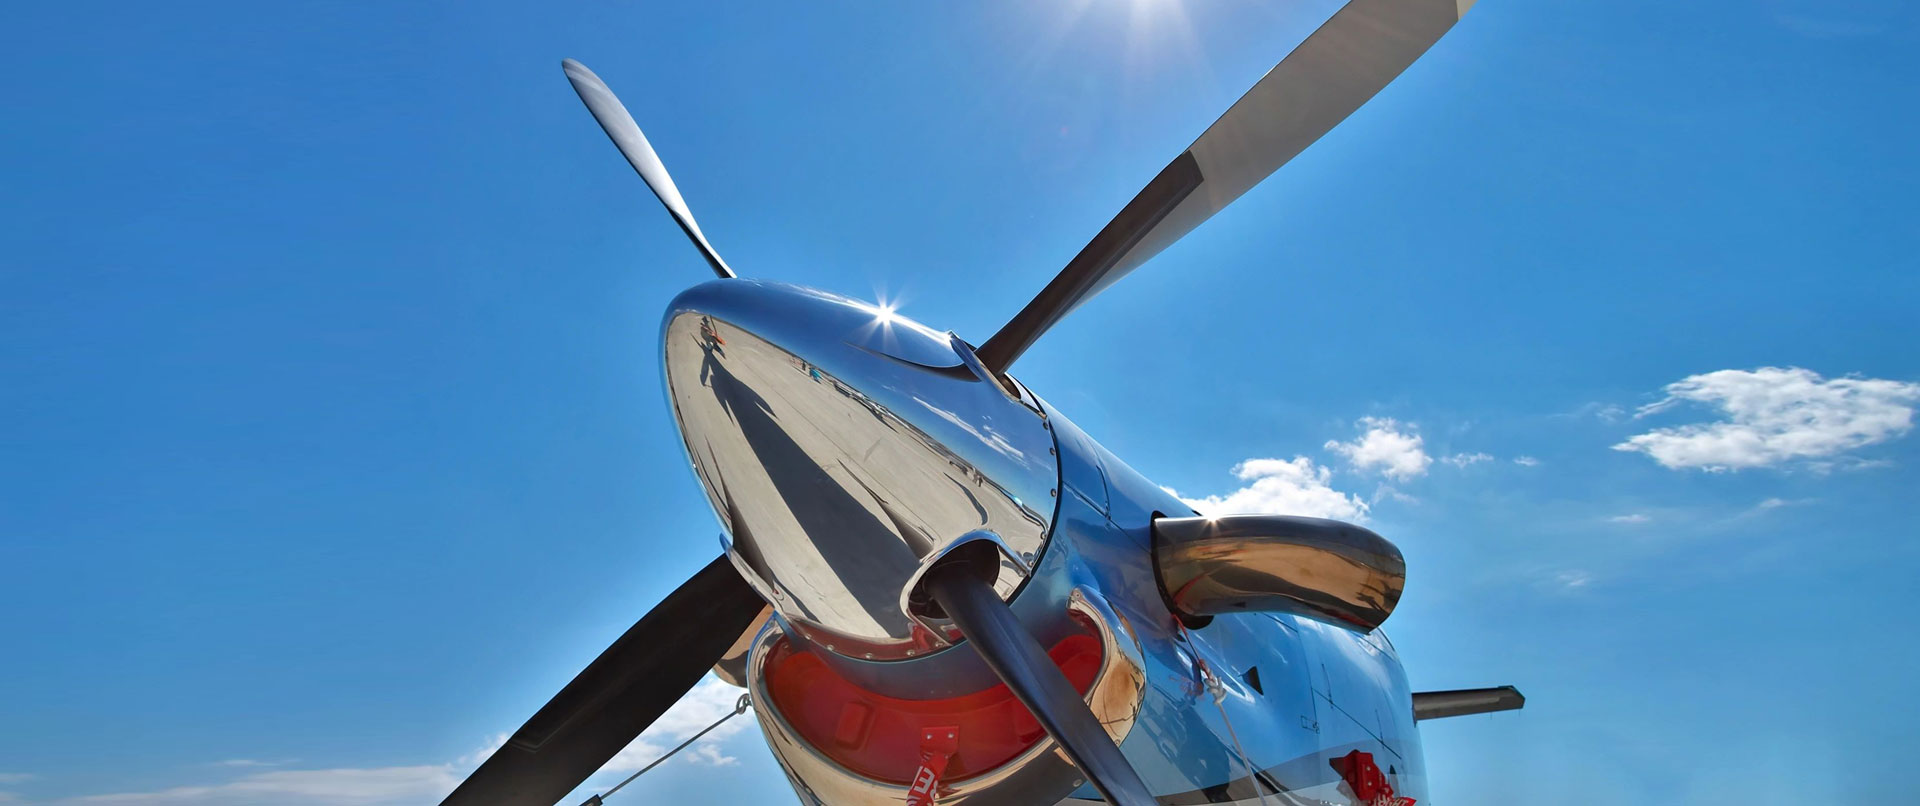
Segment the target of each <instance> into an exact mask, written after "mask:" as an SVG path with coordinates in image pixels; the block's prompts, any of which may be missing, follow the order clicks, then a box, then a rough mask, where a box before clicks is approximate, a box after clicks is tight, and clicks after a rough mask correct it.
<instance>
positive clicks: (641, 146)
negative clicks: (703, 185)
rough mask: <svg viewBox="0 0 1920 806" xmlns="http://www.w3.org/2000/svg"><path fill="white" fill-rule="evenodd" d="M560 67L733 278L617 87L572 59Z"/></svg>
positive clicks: (716, 266) (624, 152)
mask: <svg viewBox="0 0 1920 806" xmlns="http://www.w3.org/2000/svg"><path fill="white" fill-rule="evenodd" d="M560 69H562V70H565V71H566V72H567V81H568V82H570V83H572V84H573V91H574V92H577V93H579V94H580V100H581V101H583V102H585V103H586V105H587V111H589V112H592V113H593V119H594V120H597V121H599V122H600V128H602V129H605V130H606V132H607V136H608V137H610V138H612V139H613V144H614V146H616V147H618V148H619V149H620V155H621V156H623V157H626V158H627V162H628V163H630V164H632V165H633V170H635V171H637V172H639V174H640V178H641V179H643V180H646V183H647V187H649V188H652V189H653V195H655V196H658V197H659V198H660V203H661V204H664V205H666V207H667V213H669V214H670V215H672V216H673V221H674V223H676V224H679V225H680V229H681V230H682V231H684V232H686V233H687V238H689V239H691V240H692V241H693V245H694V247H696V248H698V249H699V250H700V255H701V256H702V257H705V258H706V259H707V265H709V266H712V267H713V273H714V274H718V275H720V276H721V277H733V276H734V273H733V269H731V268H729V267H728V266H727V262H726V261H724V260H721V259H720V253H719V252H716V251H714V250H713V244H710V243H707V236H706V234H705V233H702V232H701V231H700V223H699V222H697V221H694V220H693V211H692V210H689V209H687V201H686V199H682V198H680V188H678V187H675V186H674V184H673V176H672V175H670V174H668V173H667V166H666V165H665V164H664V163H662V162H660V155H658V154H655V153H653V145H652V144H650V143H648V142H647V136H646V135H644V134H641V133H640V124H638V123H634V122H633V115H631V114H628V113H627V108H626V107H625V106H623V105H621V103H620V99H619V98H616V97H614V94H613V90H610V89H607V82H605V81H601V80H600V77H599V76H596V75H594V74H593V71H592V70H588V69H587V66H586V65H584V64H581V63H579V62H576V61H574V60H572V59H564V60H562V61H561V62H560Z"/></svg>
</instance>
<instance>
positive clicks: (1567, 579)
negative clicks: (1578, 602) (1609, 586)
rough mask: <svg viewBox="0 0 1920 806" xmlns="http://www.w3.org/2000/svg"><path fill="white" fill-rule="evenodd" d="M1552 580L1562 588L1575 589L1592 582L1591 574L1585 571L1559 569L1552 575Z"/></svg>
mask: <svg viewBox="0 0 1920 806" xmlns="http://www.w3.org/2000/svg"><path fill="white" fill-rule="evenodd" d="M1553 581H1554V584H1557V585H1559V586H1560V587H1561V589H1563V590H1569V591H1576V590H1580V589H1581V588H1584V587H1586V586H1588V585H1591V584H1593V575H1592V574H1589V573H1587V572H1585V571H1577V570H1576V571H1561V572H1560V573H1558V574H1554V575H1553Z"/></svg>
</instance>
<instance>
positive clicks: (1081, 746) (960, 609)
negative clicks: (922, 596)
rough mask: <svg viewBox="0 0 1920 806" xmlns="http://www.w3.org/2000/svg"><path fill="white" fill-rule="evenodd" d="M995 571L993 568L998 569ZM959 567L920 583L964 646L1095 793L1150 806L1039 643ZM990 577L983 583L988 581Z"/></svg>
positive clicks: (1123, 805) (976, 576) (976, 577)
mask: <svg viewBox="0 0 1920 806" xmlns="http://www.w3.org/2000/svg"><path fill="white" fill-rule="evenodd" d="M996 570H997V567H996ZM981 576H982V575H981V574H980V573H979V571H978V570H977V569H975V568H972V567H969V566H968V565H967V564H966V562H965V561H950V562H949V563H948V564H947V565H945V566H943V567H940V568H936V569H934V570H933V571H931V572H929V573H928V575H927V579H926V581H925V583H924V584H925V585H926V588H927V592H928V593H930V594H932V595H933V600H934V601H935V602H936V603H938V604H939V605H940V608H941V609H942V610H944V611H946V614H947V617H948V618H951V619H953V623H954V625H955V626H957V627H959V628H960V632H961V634H962V635H965V636H966V637H967V643H968V644H969V645H971V646H972V647H973V649H974V651H975V652H978V653H980V657H981V658H983V659H985V660H986V662H987V665H988V666H989V667H992V669H993V673H994V674H996V675H998V676H999V677H1000V681H1001V682H1003V683H1005V684H1007V688H1008V689H1010V690H1011V691H1012V692H1013V696H1014V697H1015V698H1018V699H1019V700H1020V702H1021V703H1023V704H1025V705H1026V706H1027V710H1028V711H1031V712H1033V718H1034V719H1035V720H1036V721H1038V722H1039V723H1040V727H1042V728H1045V729H1046V731H1047V734H1048V735H1050V736H1052V737H1053V740H1054V742H1055V743H1056V744H1058V745H1060V749H1061V750H1063V751H1065V752H1066V754H1067V758H1069V759H1071V760H1072V761H1073V763H1074V765H1075V766H1077V767H1079V768H1080V771H1081V772H1083V773H1086V776H1087V780H1089V781H1092V782H1093V785H1094V788H1096V789H1099V790H1100V794H1102V795H1104V796H1106V798H1107V802H1109V803H1114V804H1118V806H1155V803H1156V801H1155V800H1154V799H1153V795H1152V794H1151V793H1149V792H1148V790H1147V785H1146V783H1144V782H1142V781H1141V780H1140V774H1139V773H1137V772H1134V769H1133V766H1132V765H1131V764H1128V763H1127V757H1126V756H1124V755H1122V754H1121V753H1120V748H1119V747H1118V746H1116V745H1114V743H1113V739H1112V738H1110V737H1108V736H1107V731H1106V729H1105V728H1103V727H1101V726H1100V721H1099V719H1098V718H1096V717H1095V716H1094V715H1093V711H1092V710H1090V709H1088V708H1087V703H1086V701H1085V700H1083V699H1081V698H1080V692H1078V691H1075V690H1074V689H1073V684H1072V683H1069V682H1067V677H1066V675H1064V674H1061V673H1060V667H1058V666H1055V665H1054V664H1053V660H1052V659H1051V658H1049V657H1047V651H1046V650H1045V649H1042V648H1041V647H1040V642H1039V641H1036V640H1034V638H1033V635H1032V634H1031V633H1029V632H1027V630H1026V628H1025V627H1023V626H1021V625H1020V622H1019V620H1017V619H1015V618H1014V616H1013V611H1012V610H1009V609H1007V605H1006V603H1005V602H1002V601H1000V597H999V596H998V595H995V594H994V592H993V587H992V584H991V583H990V582H988V581H985V580H983V579H982V578H981ZM991 578H992V577H991V576H990V575H989V576H987V579H991Z"/></svg>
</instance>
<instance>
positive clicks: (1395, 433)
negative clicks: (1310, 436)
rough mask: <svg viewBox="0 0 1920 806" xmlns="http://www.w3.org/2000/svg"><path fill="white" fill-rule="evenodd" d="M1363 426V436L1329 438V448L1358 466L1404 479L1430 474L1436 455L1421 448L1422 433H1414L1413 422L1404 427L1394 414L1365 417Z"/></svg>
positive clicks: (1327, 446) (1361, 423)
mask: <svg viewBox="0 0 1920 806" xmlns="http://www.w3.org/2000/svg"><path fill="white" fill-rule="evenodd" d="M1359 426H1360V427H1361V428H1362V429H1364V430H1363V431H1362V433H1361V434H1360V438H1359V439H1356V440H1354V441H1352V442H1340V441H1338V440H1328V441H1327V444H1326V446H1325V447H1326V449H1327V450H1330V451H1333V452H1334V453H1338V454H1340V455H1342V456H1345V457H1347V461H1348V462H1349V463H1351V464H1352V465H1353V466H1354V467H1355V468H1356V469H1359V470H1375V469H1377V470H1379V471H1380V474H1381V475H1383V476H1386V477H1387V478H1390V479H1397V480H1400V481H1406V480H1408V479H1411V478H1416V477H1419V476H1423V475H1426V472H1427V467H1428V466H1429V465H1432V464H1433V457H1431V456H1428V455H1427V452H1426V449H1425V448H1423V447H1421V445H1422V442H1423V440H1422V439H1421V438H1420V435H1419V434H1414V433H1410V432H1411V431H1412V429H1413V426H1412V424H1411V423H1409V424H1407V428H1406V429H1405V430H1402V428H1401V423H1400V422H1399V421H1398V420H1395V419H1393V418H1391V417H1364V418H1361V420H1360V422H1359Z"/></svg>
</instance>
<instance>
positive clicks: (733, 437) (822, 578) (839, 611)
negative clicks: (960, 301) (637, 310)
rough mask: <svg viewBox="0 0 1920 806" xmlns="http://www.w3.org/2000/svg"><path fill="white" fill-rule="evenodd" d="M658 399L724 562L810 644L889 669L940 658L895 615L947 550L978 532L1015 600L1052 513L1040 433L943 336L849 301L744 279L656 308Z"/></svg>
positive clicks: (928, 630)
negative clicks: (695, 480)
mask: <svg viewBox="0 0 1920 806" xmlns="http://www.w3.org/2000/svg"><path fill="white" fill-rule="evenodd" d="M662 342H663V345H664V350H665V353H666V355H665V361H664V366H665V368H666V380H667V394H668V396H669V398H670V400H671V403H672V406H673V412H674V417H675V419H676V421H677V423H678V425H679V427H680V432H681V435H682V437H683V438H684V439H685V442H686V448H687V453H688V456H689V458H690V459H691V461H692V464H693V468H694V472H695V474H696V475H698V476H699V478H700V482H701V485H702V486H703V487H704V488H705V490H706V492H707V495H708V498H709V501H710V502H711V503H712V504H713V507H714V509H715V511H716V513H718V515H719V516H720V519H721V521H722V523H723V524H724V525H725V526H726V528H727V531H728V532H729V533H730V535H731V543H730V545H729V548H728V554H729V556H730V557H731V558H732V559H733V561H734V565H735V567H736V568H739V569H740V570H741V573H742V575H743V576H745V577H747V579H748V581H749V582H750V583H752V584H753V585H754V587H755V588H756V589H757V590H759V591H760V593H761V595H763V596H765V597H766V598H767V599H768V601H769V602H771V603H772V604H773V605H774V607H775V609H776V610H778V611H779V613H780V614H781V616H782V617H783V618H784V619H785V620H786V621H787V622H788V623H789V624H790V625H792V626H793V627H795V628H797V629H798V631H799V632H800V633H801V634H802V635H804V636H806V637H807V638H808V639H809V640H810V641H812V642H813V643H815V644H816V645H819V646H822V647H824V648H827V649H829V650H832V651H834V652H837V653H839V654H843V655H847V656H850V657H855V658H873V659H897V658H902V657H908V656H912V655H914V654H918V653H923V652H926V651H929V650H930V649H935V648H938V647H939V646H942V645H944V640H943V638H942V636H941V635H940V633H941V632H942V630H941V629H939V628H940V625H938V624H932V623H929V622H926V621H922V620H920V619H917V618H915V617H914V616H912V615H911V614H909V613H907V612H904V604H903V601H904V592H905V590H906V589H907V587H908V586H909V584H910V583H911V582H912V581H913V580H914V579H915V578H916V576H917V574H918V572H919V571H920V570H922V569H923V568H924V567H925V566H926V565H927V564H928V563H930V562H931V561H932V560H933V559H935V558H937V557H939V556H940V555H941V554H942V553H943V552H944V550H945V549H946V548H947V547H948V546H950V545H953V544H954V543H955V542H957V541H959V540H960V539H961V538H963V537H967V536H969V535H972V536H978V535H979V533H982V532H984V533H987V534H989V535H991V536H992V537H993V538H997V539H998V541H999V542H1000V543H1001V545H1002V546H1003V547H1004V548H1005V550H1006V553H1007V554H1009V555H1011V557H1010V558H1008V559H1007V561H1006V562H1004V563H1003V564H1002V568H1001V571H1000V575H999V578H998V579H997V580H996V582H995V589H996V590H997V591H999V593H1000V594H1001V596H1002V598H1006V597H1008V596H1010V595H1012V593H1013V591H1014V590H1015V589H1016V588H1017V587H1018V586H1019V584H1020V582H1021V580H1022V578H1023V575H1024V573H1025V570H1024V568H1025V565H1024V564H1020V563H1016V562H1014V561H1013V559H1012V557H1020V556H1021V555H1025V557H1026V558H1027V559H1028V561H1029V562H1030V560H1031V558H1032V557H1034V556H1037V555H1038V554H1039V553H1040V551H1041V549H1042V547H1043V545H1044V543H1045V541H1046V539H1047V534H1048V526H1049V523H1050V522H1051V519H1052V517H1053V512H1054V501H1055V500H1056V493H1057V490H1056V488H1055V485H1056V483H1057V481H1058V478H1059V471H1058V468H1057V467H1056V465H1055V458H1054V456H1053V453H1052V450H1051V449H1052V447H1053V436H1052V434H1051V432H1050V431H1049V429H1048V426H1047V423H1046V420H1045V418H1044V417H1043V416H1042V415H1041V414H1040V412H1039V411H1038V409H1037V407H1035V406H1030V405H1025V404H1023V403H1022V402H1020V401H1017V400H1014V399H1013V398H1011V397H1009V396H1008V395H1006V394H1005V393H1003V392H1002V391H1001V390H1000V388H999V387H998V386H996V385H995V384H992V383H987V382H984V381H982V380H980V378H979V377H977V376H975V375H974V374H972V373H971V372H969V371H967V369H966V368H965V366H963V365H962V363H961V359H960V357H959V355H958V354H957V353H956V352H955V351H954V348H953V347H952V345H951V343H950V341H949V337H948V336H946V335H945V334H941V333H938V332H936V331H933V330H930V329H928V328H925V327H923V326H921V325H919V324H917V323H915V322H912V321H911V320H908V319H905V318H903V317H900V316H897V315H895V314H894V313H892V312H891V311H889V310H887V309H884V308H881V307H878V306H873V305H868V304H866V303H862V302H859V301H856V300H852V299H848V298H846V297H841V296H837V295H834V294H829V293H826V292H822V291H816V290H813V289H807V288H800V287H797V286H790V285H784V284H780V283H770V282H765V281H756V280H737V279H736V280H717V281H713V282H708V283H704V284H702V285H699V286H695V287H693V288H691V289H688V290H687V291H685V292H683V293H682V294H681V295H680V296H679V297H677V298H676V299H675V300H674V302H673V304H672V305H671V307H670V308H669V309H668V312H667V316H666V322H665V325H664V335H663V339H662Z"/></svg>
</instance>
